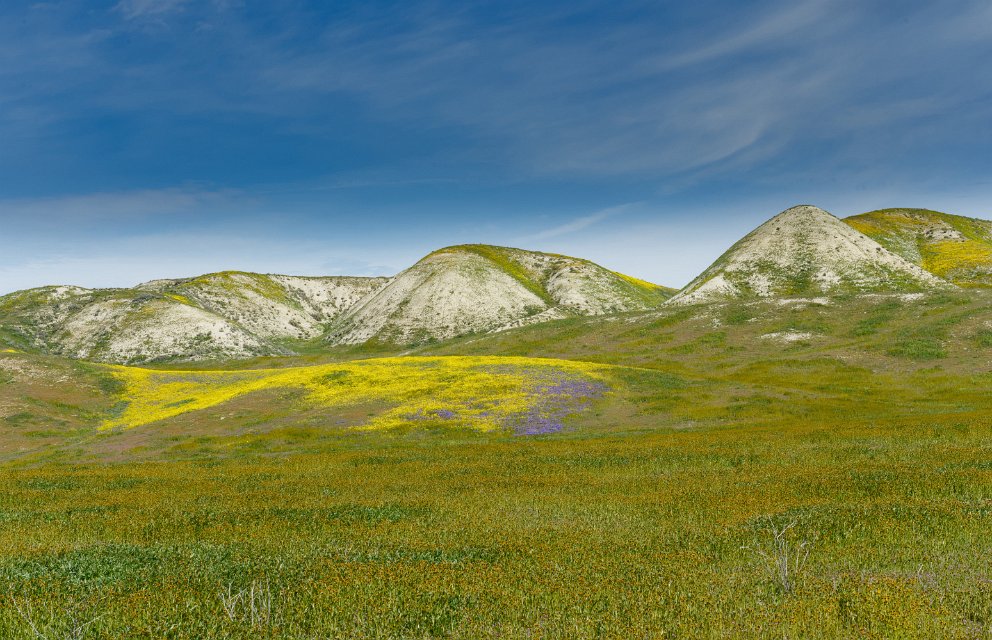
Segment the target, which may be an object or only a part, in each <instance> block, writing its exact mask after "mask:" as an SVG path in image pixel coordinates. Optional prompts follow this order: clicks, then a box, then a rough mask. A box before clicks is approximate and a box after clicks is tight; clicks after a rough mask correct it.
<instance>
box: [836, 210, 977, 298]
mask: <svg viewBox="0 0 992 640" xmlns="http://www.w3.org/2000/svg"><path fill="white" fill-rule="evenodd" d="M844 222H846V223H847V224H849V225H850V226H851V227H853V228H854V229H857V230H858V231H860V232H861V233H863V234H865V235H867V236H869V237H870V238H872V239H873V240H875V241H876V242H878V243H879V244H881V245H882V246H883V247H885V248H886V249H888V250H889V251H891V252H892V253H895V254H897V255H899V256H902V257H903V258H905V259H906V260H908V261H909V262H912V263H913V264H915V265H919V266H920V267H923V268H924V269H926V270H927V271H929V272H930V273H932V274H934V275H937V276H940V277H941V278H945V279H947V280H949V281H951V282H953V283H954V284H956V285H958V286H961V287H992V222H990V221H988V220H979V219H976V218H966V217H964V216H956V215H951V214H949V213H941V212H939V211H930V210H929V209H881V210H878V211H870V212H868V213H863V214H861V215H857V216H851V217H850V218H845V219H844Z"/></svg>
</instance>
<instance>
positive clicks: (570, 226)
mask: <svg viewBox="0 0 992 640" xmlns="http://www.w3.org/2000/svg"><path fill="white" fill-rule="evenodd" d="M632 204H633V203H627V204H621V205H617V206H615V207H608V208H606V209H601V210H600V211H597V212H595V213H591V214H589V215H586V216H580V217H578V218H575V219H573V220H571V221H569V222H566V223H564V224H560V225H558V226H555V227H551V228H550V229H545V230H544V231H538V232H537V233H533V234H531V235H526V236H521V237H519V238H517V239H515V240H514V242H515V243H526V242H534V241H537V240H547V239H548V238H557V237H558V236H564V235H567V234H570V233H575V232H576V231H581V230H583V229H585V228H586V227H590V226H592V225H594V224H596V223H598V222H602V221H603V220H606V219H607V218H612V217H613V216H616V215H618V214H620V213H623V211H624V210H625V209H628V208H629V207H630V206H632Z"/></svg>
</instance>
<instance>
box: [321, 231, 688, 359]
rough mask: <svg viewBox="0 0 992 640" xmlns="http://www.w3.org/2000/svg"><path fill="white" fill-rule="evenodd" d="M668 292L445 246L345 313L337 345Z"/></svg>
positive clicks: (623, 303)
mask: <svg viewBox="0 0 992 640" xmlns="http://www.w3.org/2000/svg"><path fill="white" fill-rule="evenodd" d="M668 297H669V295H668V290H666V289H665V288H663V287H655V286H653V285H650V284H648V283H645V282H641V281H636V280H634V279H632V278H627V277H625V276H620V275H619V274H616V273H614V272H612V271H609V270H607V269H604V268H603V267H600V266H599V265H596V264H594V263H592V262H589V261H587V260H580V259H578V258H570V257H568V256H560V255H555V254H547V253H538V252H534V251H524V250H521V249H510V248H506V247H492V246H488V245H459V246H455V247H447V248H445V249H439V250H438V251H435V252H433V253H431V254H430V255H428V256H427V257H425V258H424V259H423V260H421V261H420V262H418V263H417V264H415V265H414V266H413V267H411V268H409V269H407V270H406V271H404V272H403V273H401V274H399V275H398V276H396V278H394V279H393V280H392V281H391V282H390V283H389V285H387V286H386V287H384V288H383V289H382V290H381V291H379V292H377V293H376V294H375V295H373V296H370V297H369V298H368V299H366V300H365V301H363V302H362V303H361V304H359V305H357V306H356V307H355V308H354V309H353V310H352V311H350V312H349V313H347V314H345V316H343V317H342V319H341V321H340V322H338V323H337V324H336V325H335V326H334V327H333V329H332V330H331V333H330V337H329V339H330V342H331V343H332V344H334V345H349V344H363V343H368V342H375V343H383V344H398V345H413V344H423V343H431V342H438V341H441V340H447V339H450V338H453V337H456V336H459V335H465V334H472V333H488V332H492V331H499V330H502V329H506V328H509V327H514V326H521V325H524V324H529V323H533V322H542V321H546V320H552V319H556V318H562V317H567V316H573V315H603V314H609V313H618V312H625V311H643V310H647V309H653V308H657V307H658V306H660V305H661V303H663V302H664V301H665V300H666V299H667V298H668Z"/></svg>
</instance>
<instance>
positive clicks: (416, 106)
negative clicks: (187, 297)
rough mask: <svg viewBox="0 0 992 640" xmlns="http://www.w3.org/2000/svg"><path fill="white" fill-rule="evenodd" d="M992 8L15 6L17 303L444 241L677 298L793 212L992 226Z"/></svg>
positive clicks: (2, 11) (316, 265)
mask: <svg viewBox="0 0 992 640" xmlns="http://www.w3.org/2000/svg"><path fill="white" fill-rule="evenodd" d="M990 63H992V4H990V3H989V2H988V1H987V0H981V1H972V0H944V1H942V2H940V3H934V2H915V1H913V0H900V1H894V2H872V1H870V0H866V1H861V2H854V1H851V2H848V1H845V0H831V1H826V0H791V1H787V2H780V1H759V2H738V1H724V2H721V1H713V2H700V3H689V2H664V1H661V2H659V1H655V2H639V1H631V2H623V1H611V2H587V1H582V0H574V1H572V2H533V1H530V2H514V1H504V2H498V3H493V2H486V3H473V2H423V3H421V2H395V3H389V2H368V1H366V2H355V3H348V2H333V3H329V2H319V1H312V2H307V1H303V0H281V1H280V2H255V1H251V0H243V1H238V0H119V1H117V0H113V1H110V2H100V1H98V0H86V1H84V0H79V1H76V2H58V1H53V2H18V1H17V0H12V1H10V2H4V3H2V4H0V240H2V244H0V247H2V250H0V293H2V292H7V291H11V290H15V289H20V288H25V287H30V286H38V285H43V284H51V283H74V284H81V285H85V286H122V285H129V284H134V283H136V282H139V281H142V280H146V279H150V278H155V277H165V276H184V275H195V274H197V273H202V272H207V271H215V270H221V269H246V270H256V271H263V272H288V273H299V274H337V273H347V274H356V275H363V274H388V273H393V272H395V271H397V270H399V269H401V268H403V267H405V266H408V265H409V264H410V263H412V262H414V261H415V260H417V259H418V258H419V257H421V256H422V255H423V254H425V253H427V252H429V251H430V250H432V249H435V248H437V247H440V246H444V245H448V244H455V243H461V242H486V243H493V244H506V245H512V246H521V247H524V248H531V249H539V250H549V251H557V252H564V253H570V254H574V255H579V256H582V257H587V258H590V259H593V260H596V261H598V262H600V263H602V264H605V265H606V266H609V267H612V268H615V269H618V270H621V271H625V272H628V273H631V274H632V275H636V276H639V277H643V278H647V279H650V280H654V281H656V282H660V283H663V284H668V285H673V286H679V285H682V284H684V283H685V282H687V281H688V280H689V279H691V278H692V276H694V275H695V274H696V273H697V272H699V271H700V270H702V269H703V268H705V267H706V265H707V264H709V263H710V262H711V261H712V260H713V259H714V258H716V257H717V256H718V255H719V254H720V253H721V252H722V251H723V250H724V249H725V248H726V247H727V246H729V244H731V243H732V242H733V241H734V240H736V239H737V238H738V237H739V236H741V235H742V234H743V233H745V232H746V231H748V230H749V229H751V228H752V227H754V226H755V225H757V224H758V223H760V222H761V221H763V220H764V219H765V218H768V217H770V216H771V215H773V214H775V213H777V212H778V211H780V210H782V209H785V208H787V207H788V206H791V205H793V204H797V203H806V202H808V203H813V204H818V205H819V206H822V207H824V208H826V209H828V210H830V211H831V212H833V213H835V214H837V215H840V216H844V215H850V214H853V213H860V212H863V211H867V210H870V209H873V208H879V207H884V206H920V207H929V208H935V209H940V210H945V211H949V212H953V213H961V214H964V215H973V216H978V217H992V171H990V170H992V152H990V149H992V73H990V71H989V69H990V67H992V65H990Z"/></svg>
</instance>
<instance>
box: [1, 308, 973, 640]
mask: <svg viewBox="0 0 992 640" xmlns="http://www.w3.org/2000/svg"><path fill="white" fill-rule="evenodd" d="M990 303H992V296H989V295H988V294H986V293H985V292H982V291H970V292H968V293H966V294H961V293H957V294H939V295H933V296H930V297H925V298H921V299H915V298H911V297H910V298H907V297H905V296H902V297H900V296H889V297H885V296H876V297H862V298H851V299H847V300H834V301H831V302H830V303H829V304H823V303H821V302H817V301H793V302H792V303H788V304H779V303H775V302H760V303H739V304H727V305H711V306H707V307H693V308H686V309H676V310H669V311H664V312H657V313H651V314H641V315H629V316H616V317H611V318H606V319H599V320H596V319H570V320H565V321H560V322H555V323H548V324H546V325H541V326H534V327H525V328H522V329H519V330H515V331H511V332H506V333H503V334H498V335H494V336H484V337H470V338H465V339H461V340H457V341H453V342H451V343H447V344H443V345H438V346H433V347H430V348H423V349H420V350H419V351H417V352H416V353H415V354H413V355H415V356H416V357H414V358H409V357H404V358H400V359H398V360H390V359H388V357H389V356H393V357H395V356H396V355H397V354H396V353H389V350H388V348H386V347H383V346H380V347H379V348H378V349H377V350H376V351H375V352H362V351H361V350H358V349H351V350H348V351H346V352H345V351H339V352H320V351H318V350H316V349H315V350H314V351H312V352H311V353H308V354H307V355H305V356H300V357H296V358H290V359H287V358H268V359H258V360H255V361H252V362H248V363H241V364H239V365H237V367H234V366H232V365H231V363H214V364H203V365H200V366H199V367H198V368H197V369H195V370H193V369H190V370H188V371H184V372H176V371H175V370H174V369H173V370H167V369H164V368H163V369H158V370H156V369H118V368H113V367H104V366H100V365H91V364H86V363H77V362H71V361H67V360H62V359H58V358H50V357H44V356H37V355H29V354H23V353H0V374H2V375H0V415H2V416H4V417H3V419H2V420H3V421H2V428H0V456H2V458H3V463H2V466H0V476H2V478H0V482H2V483H3V486H4V487H5V488H6V491H5V492H3V494H2V495H0V549H2V551H0V585H3V591H2V592H0V637H5V638H6V637H11V638H35V637H73V635H72V634H73V633H75V634H76V636H75V637H91V638H135V637H139V638H140V637H147V638H162V637H169V638H205V637H220V638H259V637H289V638H326V637H342V638H351V637H369V638H375V637H407V638H425V637H456V638H486V637H492V638H496V637H499V638H535V637H537V638H629V637H673V638H675V637H757V638H764V637H769V638H770V637H776V638H781V637H841V638H864V637H874V638H890V637H933V638H954V637H960V638H973V637H982V636H985V635H987V634H988V633H989V632H990V630H992V576H990V573H992V566H990V562H989V558H990V557H992V537H990V536H989V534H988V532H989V530H990V525H992V463H990V459H992V420H990V418H989V416H990V415H992V411H990V410H992V397H990V394H989V393H988V390H989V385H990V383H992V346H990V345H992V340H989V339H988V335H989V326H988V324H987V323H988V321H989V319H990V315H989V312H988V311H989V306H990ZM370 357H371V359H370ZM530 358H551V360H547V359H542V360H530ZM363 376H365V377H363ZM322 394H324V395H322ZM476 401H484V402H489V403H491V406H489V407H488V409H487V408H483V407H482V406H481V405H476V404H474V402H476ZM167 405H173V406H167ZM497 407H503V412H502V413H500V411H501V410H500V409H498V408H497ZM472 411H477V413H473V412H472ZM487 411H488V412H489V415H485V416H482V415H481V414H482V413H486V412H487ZM141 415H144V416H146V417H150V418H154V420H153V421H149V420H145V421H142V420H139V419H136V417H139V416H141ZM549 416H552V417H554V419H555V420H556V421H557V422H556V423H555V424H556V425H557V426H556V428H550V429H545V430H543V431H542V432H540V433H537V432H536V431H535V432H532V433H529V434H528V430H527V429H526V428H521V427H522V426H523V424H524V422H523V421H525V420H528V419H535V420H540V419H542V418H547V417H549ZM540 424H541V425H547V423H546V422H540ZM101 426H103V427H106V428H103V429H101ZM369 427H374V428H369ZM783 530H784V533H781V532H782V531H783ZM776 532H779V533H781V535H780V536H779V537H778V538H776ZM783 560H786V561H787V562H788V567H789V574H788V575H787V576H786V575H783V574H782V572H781V571H780V569H781V566H782V565H781V562H782V561H783Z"/></svg>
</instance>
